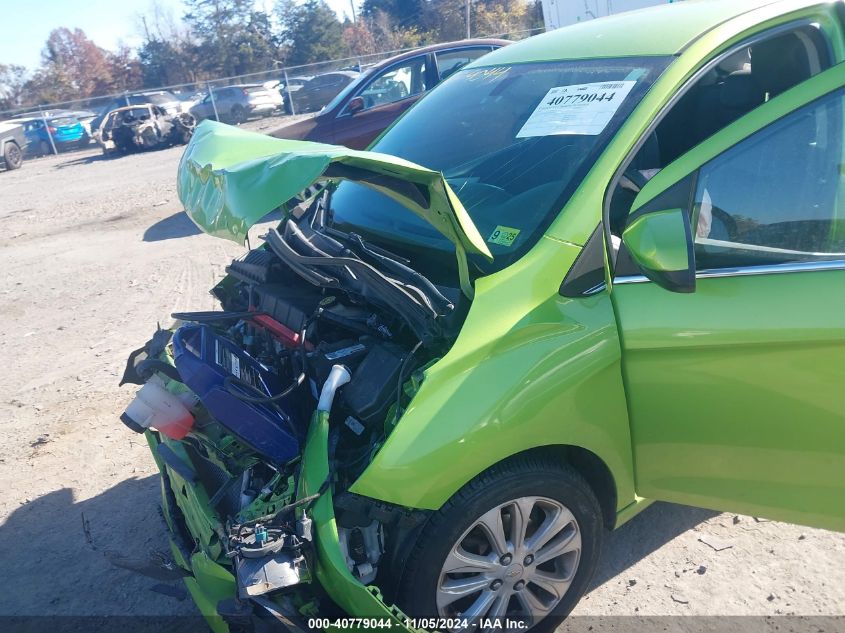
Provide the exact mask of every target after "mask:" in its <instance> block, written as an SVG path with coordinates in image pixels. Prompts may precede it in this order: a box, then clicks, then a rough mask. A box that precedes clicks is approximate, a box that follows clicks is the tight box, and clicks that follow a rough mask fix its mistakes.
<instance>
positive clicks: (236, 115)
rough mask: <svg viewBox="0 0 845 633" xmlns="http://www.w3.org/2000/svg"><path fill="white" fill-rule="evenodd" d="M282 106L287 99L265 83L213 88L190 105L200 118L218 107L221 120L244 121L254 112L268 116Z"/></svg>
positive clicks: (207, 115)
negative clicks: (210, 92)
mask: <svg viewBox="0 0 845 633" xmlns="http://www.w3.org/2000/svg"><path fill="white" fill-rule="evenodd" d="M212 96H213V98H214V102H213V103H212ZM283 107H284V100H283V98H282V95H281V93H280V92H279V90H278V89H277V88H267V87H265V86H264V85H263V84H239V85H236V86H226V87H225V88H214V89H213V90H212V94H208V95H206V96H205V98H204V99H203V100H202V101H200V102H199V103H198V104H196V105H195V106H193V107H191V114H193V115H194V116H195V117H196V118H197V120H202V119H213V118H215V108H216V110H217V116H218V117H219V118H220V120H221V121H228V122H231V123H243V122H244V121H246V120H247V119H248V118H250V117H253V116H269V115H271V114H273V113H274V112H277V111H279V110H282V109H283Z"/></svg>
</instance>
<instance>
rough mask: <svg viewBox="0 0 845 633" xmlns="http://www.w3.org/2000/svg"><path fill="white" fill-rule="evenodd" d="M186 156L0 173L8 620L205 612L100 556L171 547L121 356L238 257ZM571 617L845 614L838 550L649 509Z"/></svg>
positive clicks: (2, 485)
mask: <svg viewBox="0 0 845 633" xmlns="http://www.w3.org/2000/svg"><path fill="white" fill-rule="evenodd" d="M262 126H263V127H269V124H268V123H263V124H258V125H256V124H252V127H262ZM181 151H182V149H181V148H173V149H169V150H165V151H160V152H154V153H148V154H142V155H135V156H127V157H122V158H116V159H109V160H105V159H103V158H101V156H100V155H99V152H97V151H94V150H89V151H86V152H81V153H76V154H73V155H69V156H60V157H49V158H44V159H40V160H32V161H28V162H27V163H26V164H25V165H24V167H23V168H22V169H21V170H20V171H17V172H8V173H0V221H2V233H0V257H2V280H3V282H2V284H0V349H2V352H3V357H4V359H5V362H6V366H7V368H8V369H9V371H8V372H7V373H6V374H5V376H4V379H3V380H2V381H1V382H0V421H2V429H3V432H2V435H0V552H2V554H0V560H2V561H3V563H4V565H3V566H4V568H5V574H4V575H5V577H6V579H7V585H6V587H5V588H4V589H5V591H4V592H3V598H2V599H0V615H29V614H56V615H60V614H73V615H103V616H105V615H121V614H135V615H154V614H157V615H171V614H186V615H187V614H193V613H195V610H194V607H193V605H192V603H191V601H190V600H181V601H180V600H179V599H178V597H182V596H177V599H174V598H173V597H168V596H165V595H162V593H160V592H161V591H167V592H170V593H176V594H179V593H180V592H179V591H178V587H177V586H176V585H173V586H164V587H162V586H159V587H156V589H157V590H158V591H154V590H151V589H152V588H153V586H154V585H156V582H155V581H154V580H150V579H146V578H143V577H141V576H137V575H135V574H133V573H131V572H129V571H125V570H122V569H118V568H115V567H112V566H111V565H110V564H109V563H108V562H107V561H106V558H105V556H104V553H105V552H106V551H109V550H121V551H123V552H124V553H125V554H127V555H129V556H135V557H141V558H143V557H145V556H146V555H147V553H148V552H149V551H150V550H155V549H158V548H161V547H162V545H163V543H164V533H163V530H162V527H161V524H160V521H159V518H158V516H157V513H156V507H157V504H158V489H157V487H158V480H157V477H156V475H155V473H154V468H153V465H152V459H151V458H150V456H149V454H148V451H147V448H146V446H145V445H144V444H143V443H142V442H141V441H139V439H138V436H136V435H134V434H132V433H130V432H129V431H127V430H126V429H125V428H124V427H123V425H122V424H121V423H120V422H119V420H118V415H119V414H120V413H121V412H122V411H123V408H124V407H125V405H126V404H127V403H128V402H129V401H130V400H131V398H132V394H133V391H134V388H132V387H124V388H118V386H117V383H118V378H119V375H120V373H121V372H122V369H123V363H124V361H125V359H126V356H127V354H128V353H129V352H130V351H131V350H133V349H134V348H136V347H138V346H139V345H140V344H141V343H143V342H144V341H145V340H146V339H147V338H148V336H149V335H150V334H151V332H152V330H153V328H154V327H155V323H156V321H161V322H164V323H166V322H168V320H169V317H168V315H169V314H170V312H172V311H174V310H179V309H193V310H203V309H211V308H213V307H214V304H213V302H212V300H211V298H210V297H209V295H208V294H207V291H208V289H209V288H210V287H211V285H212V284H213V283H214V281H215V280H216V279H218V278H219V277H220V276H221V275H222V273H223V268H224V266H225V265H226V264H227V263H228V262H229V260H230V259H231V258H232V257H234V256H236V255H238V254H239V253H241V252H242V249H241V248H240V247H238V246H237V245H235V244H233V243H229V242H225V241H222V240H219V239H214V238H211V237H208V236H205V235H203V234H200V233H199V232H198V231H197V230H196V228H195V227H194V226H193V225H192V224H191V223H190V221H189V220H188V219H187V217H186V216H185V215H184V214H183V213H182V212H181V209H180V205H179V201H178V199H177V197H176V188H175V176H176V166H177V163H178V160H179V156H180V154H181ZM576 613H579V614H583V615H640V616H646V615H776V614H800V615H843V614H845V535H841V534H833V533H830V532H825V531H821V530H811V529H806V528H802V527H798V526H793V525H785V524H781V523H775V522H769V521H764V520H757V519H754V518H752V517H746V516H740V517H735V516H733V515H725V514H715V513H712V512H707V511H703V510H697V509H692V508H687V507H682V506H675V505H668V504H657V505H655V506H653V507H651V508H650V509H649V510H647V511H646V512H645V513H643V514H642V515H640V516H639V517H637V518H636V519H634V520H633V521H631V522H630V523H629V524H628V525H626V526H625V527H623V528H622V529H620V530H619V531H617V532H616V533H614V534H612V535H610V536H609V539H608V543H607V545H606V548H605V553H604V557H603V563H602V565H601V568H600V569H599V571H598V575H597V577H596V580H595V583H594V586H593V588H592V590H591V591H590V593H589V594H588V595H587V596H586V598H585V599H584V600H583V601H582V602H581V604H580V605H579V606H578V608H577V611H576ZM620 630H624V629H620ZM828 630H833V629H831V628H828Z"/></svg>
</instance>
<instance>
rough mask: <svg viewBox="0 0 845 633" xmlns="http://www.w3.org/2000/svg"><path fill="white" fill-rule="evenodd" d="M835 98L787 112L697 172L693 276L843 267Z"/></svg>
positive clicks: (844, 214) (844, 227)
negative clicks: (758, 268) (793, 266)
mask: <svg viewBox="0 0 845 633" xmlns="http://www.w3.org/2000/svg"><path fill="white" fill-rule="evenodd" d="M843 95H845V91H842V90H840V91H838V92H836V93H834V94H832V95H828V96H826V97H824V98H822V99H819V100H818V101H816V102H814V103H812V104H809V105H807V106H804V107H802V108H800V109H798V110H795V111H794V112H792V113H790V114H789V115H788V116H786V117H784V118H782V119H780V120H779V121H777V122H775V123H773V124H772V125H770V126H768V127H767V128H765V129H763V130H761V131H759V132H757V133H756V134H754V135H752V136H750V137H748V138H747V139H745V140H744V141H742V142H741V143H739V144H737V145H735V146H734V147H732V148H731V149H729V150H727V151H726V152H724V153H723V154H721V155H720V156H718V157H716V158H714V159H713V160H711V161H710V162H709V163H707V164H706V165H704V166H703V167H701V169H700V170H699V173H698V178H697V181H696V192H695V204H694V206H693V209H692V217H691V225H692V227H693V230H694V233H695V259H696V268H697V269H699V270H703V269H714V268H734V267H746V266H755V265H772V264H784V263H791V262H803V261H820V260H822V261H823V260H841V259H845V205H843V203H842V198H841V194H842V192H841V191H840V178H839V170H840V165H841V164H842V161H843V156H842V154H843V134H842V113H843V111H845V110H843V108H845V98H843Z"/></svg>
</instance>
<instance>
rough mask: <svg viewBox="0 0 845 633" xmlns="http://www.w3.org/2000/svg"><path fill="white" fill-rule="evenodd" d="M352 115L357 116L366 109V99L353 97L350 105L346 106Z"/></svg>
mask: <svg viewBox="0 0 845 633" xmlns="http://www.w3.org/2000/svg"><path fill="white" fill-rule="evenodd" d="M346 107H347V109H348V110H349V113H350V114H355V113H356V112H360V111H361V110H363V109H364V97H353V98H352V99H350V100H349V105H348V106H346Z"/></svg>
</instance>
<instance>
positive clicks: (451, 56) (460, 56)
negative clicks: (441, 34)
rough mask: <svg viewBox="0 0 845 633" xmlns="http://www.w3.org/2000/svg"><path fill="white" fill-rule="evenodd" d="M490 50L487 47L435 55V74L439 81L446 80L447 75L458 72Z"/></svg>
mask: <svg viewBox="0 0 845 633" xmlns="http://www.w3.org/2000/svg"><path fill="white" fill-rule="evenodd" d="M491 50H492V49H491V48H490V47H489V46H485V47H483V48H465V49H463V50H459V51H444V52H442V53H435V54H434V56H435V58H436V59H437V72H438V74H439V75H440V79H441V80H443V79H446V77H448V76H449V75H451V74H452V73H454V72H455V71H457V70H460V69H461V68H463V67H464V66H466V65H467V64H469V63H470V62H471V61H475V60H476V59H478V58H479V57H481V56H482V55H486V54H487V53H489V52H490V51H491Z"/></svg>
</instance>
